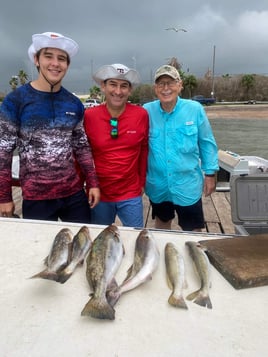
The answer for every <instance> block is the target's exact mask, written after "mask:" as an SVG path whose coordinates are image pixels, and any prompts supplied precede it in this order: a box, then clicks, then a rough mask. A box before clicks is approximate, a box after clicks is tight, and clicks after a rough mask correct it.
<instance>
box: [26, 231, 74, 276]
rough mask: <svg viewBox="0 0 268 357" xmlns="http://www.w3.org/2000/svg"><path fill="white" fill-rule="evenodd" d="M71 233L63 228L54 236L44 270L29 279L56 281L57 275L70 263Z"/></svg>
mask: <svg viewBox="0 0 268 357" xmlns="http://www.w3.org/2000/svg"><path fill="white" fill-rule="evenodd" d="M72 241H73V233H72V232H71V230H70V229H69V228H63V229H61V230H60V231H59V233H58V234H57V235H56V237H55V239H54V241H53V244H52V247H51V249H50V253H49V255H48V256H47V257H46V259H45V264H46V266H47V267H46V269H45V270H43V271H41V272H40V273H38V274H35V275H33V276H32V277H31V278H42V279H49V280H54V281H58V273H59V271H61V270H63V269H64V268H65V267H66V266H67V265H68V264H69V262H70V259H71V254H72Z"/></svg>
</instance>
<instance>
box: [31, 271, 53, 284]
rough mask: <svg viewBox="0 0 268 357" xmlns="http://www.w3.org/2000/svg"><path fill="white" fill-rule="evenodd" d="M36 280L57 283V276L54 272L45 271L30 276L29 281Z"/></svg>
mask: <svg viewBox="0 0 268 357" xmlns="http://www.w3.org/2000/svg"><path fill="white" fill-rule="evenodd" d="M36 278H41V279H47V280H53V281H58V274H57V273H56V272H54V271H49V270H47V269H45V270H43V271H41V272H40V273H38V274H35V275H33V276H31V277H30V278H29V279H36Z"/></svg>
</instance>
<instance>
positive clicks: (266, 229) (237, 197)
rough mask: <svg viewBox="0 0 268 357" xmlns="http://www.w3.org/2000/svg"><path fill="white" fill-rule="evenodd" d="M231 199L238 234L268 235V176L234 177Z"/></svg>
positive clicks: (231, 185)
mask: <svg viewBox="0 0 268 357" xmlns="http://www.w3.org/2000/svg"><path fill="white" fill-rule="evenodd" d="M230 197H231V212H232V221H233V223H234V225H235V231H236V233H237V234H240V235H252V234H262V233H268V174H259V175H248V176H232V177H231V181H230Z"/></svg>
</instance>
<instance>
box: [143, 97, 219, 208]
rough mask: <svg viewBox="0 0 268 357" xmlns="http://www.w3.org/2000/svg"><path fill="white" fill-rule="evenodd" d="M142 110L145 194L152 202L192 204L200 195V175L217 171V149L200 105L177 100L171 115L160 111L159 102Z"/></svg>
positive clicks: (201, 188) (145, 106)
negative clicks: (145, 127) (145, 120)
mask: <svg viewBox="0 0 268 357" xmlns="http://www.w3.org/2000/svg"><path fill="white" fill-rule="evenodd" d="M144 108H145V109H146V110H147V111H148V113H149V120H150V121H149V122H150V127H149V156H148V171H147V178H146V185H145V193H146V194H147V195H148V197H149V198H150V199H151V200H152V201H153V202H154V203H160V202H164V201H170V202H173V203H174V204H176V205H181V206H189V205H192V204H194V203H196V202H197V201H198V200H199V199H200V197H201V196H202V192H203V184H204V173H207V174H212V173H214V172H215V171H218V170H219V166H218V148H217V144H216V141H215V138H214V135H213V132H212V129H211V126H210V123H209V120H208V118H207V115H206V112H205V110H204V108H203V106H202V105H200V104H199V103H198V102H195V101H192V100H189V99H182V98H179V97H178V100H177V104H176V106H175V107H174V109H173V111H172V112H171V113H167V112H165V111H164V110H163V109H162V108H161V105H160V101H159V100H156V101H153V102H150V103H146V104H145V105H144Z"/></svg>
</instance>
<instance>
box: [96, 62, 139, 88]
mask: <svg viewBox="0 0 268 357" xmlns="http://www.w3.org/2000/svg"><path fill="white" fill-rule="evenodd" d="M93 79H94V80H95V81H96V82H97V83H98V84H99V85H100V84H101V82H103V81H106V80H107V79H122V80H125V81H128V82H129V83H130V84H131V85H132V86H133V87H134V86H137V85H138V84H140V82H141V81H140V76H139V73H138V72H137V71H136V70H135V69H130V68H128V67H127V66H125V65H123V64H120V63H114V64H110V65H105V66H102V67H100V68H99V69H98V70H97V71H96V72H95V73H94V75H93Z"/></svg>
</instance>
